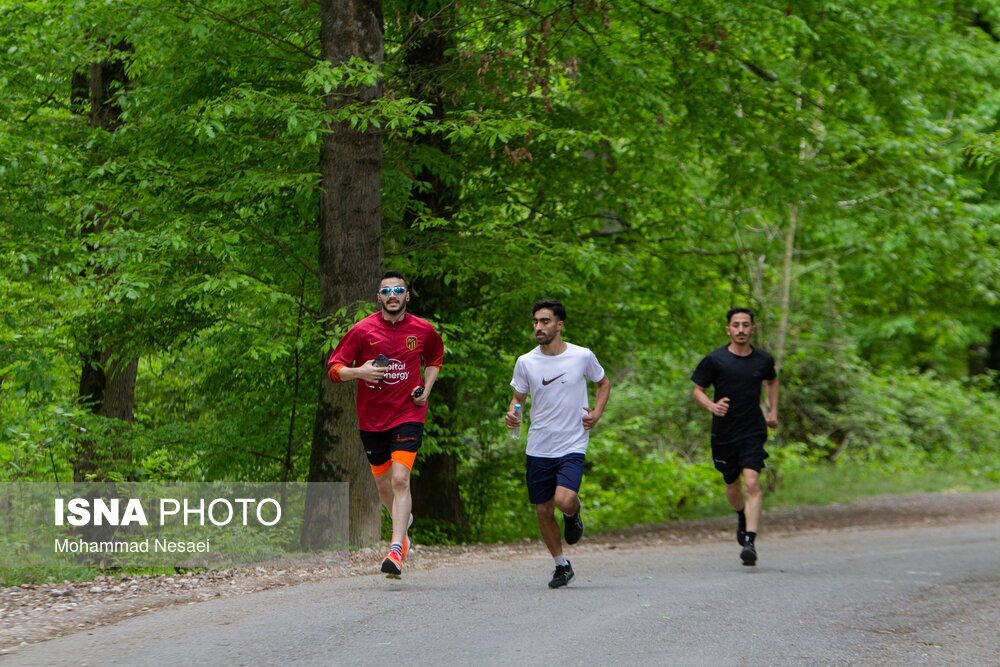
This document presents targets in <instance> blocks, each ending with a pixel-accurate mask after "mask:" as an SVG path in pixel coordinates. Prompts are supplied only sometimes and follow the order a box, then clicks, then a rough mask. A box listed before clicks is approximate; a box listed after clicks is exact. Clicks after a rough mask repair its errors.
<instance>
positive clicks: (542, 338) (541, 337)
mask: <svg viewBox="0 0 1000 667" xmlns="http://www.w3.org/2000/svg"><path fill="white" fill-rule="evenodd" d="M555 339H556V335H555V334H545V333H538V334H535V340H537V341H538V344H539V345H548V344H549V343H551V342H552V341H554V340H555Z"/></svg>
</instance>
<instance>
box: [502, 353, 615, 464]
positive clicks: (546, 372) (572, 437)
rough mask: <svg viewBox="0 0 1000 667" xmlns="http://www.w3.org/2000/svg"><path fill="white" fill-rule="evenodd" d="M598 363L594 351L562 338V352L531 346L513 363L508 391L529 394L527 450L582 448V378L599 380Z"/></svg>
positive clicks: (547, 453) (554, 453)
mask: <svg viewBox="0 0 1000 667" xmlns="http://www.w3.org/2000/svg"><path fill="white" fill-rule="evenodd" d="M603 379H604V369H603V368H602V367H601V364H600V363H599V362H598V361H597V357H596V356H594V353H593V352H591V351H590V350H589V349H587V348H585V347H580V346H579V345H573V344H572V343H566V349H565V350H564V351H563V353H562V354H557V355H555V356H550V355H547V354H543V353H542V350H541V348H540V347H536V348H535V349H534V350H532V351H531V352H528V353H527V354H522V355H521V356H520V357H518V358H517V363H516V364H514V379H513V380H511V381H510V386H511V387H513V388H514V391H516V392H518V393H521V394H529V395H530V396H531V426H530V427H529V428H528V450H527V453H528V456H541V457H544V458H559V457H560V456H565V455H566V454H573V453H580V454H586V453H587V443H588V442H589V441H590V434H589V432H588V431H587V430H586V429H584V428H583V417H584V415H586V414H587V413H586V411H585V408H587V405H588V400H587V381H588V380H590V381H591V382H600V381H601V380H603Z"/></svg>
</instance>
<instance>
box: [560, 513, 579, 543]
mask: <svg viewBox="0 0 1000 667" xmlns="http://www.w3.org/2000/svg"><path fill="white" fill-rule="evenodd" d="M563 522H564V523H565V524H566V526H565V529H564V530H563V536H564V537H565V538H566V544H576V543H577V542H579V541H580V538H581V537H583V519H581V518H580V510H577V511H576V514H574V515H572V516H570V515H569V514H564V515H563Z"/></svg>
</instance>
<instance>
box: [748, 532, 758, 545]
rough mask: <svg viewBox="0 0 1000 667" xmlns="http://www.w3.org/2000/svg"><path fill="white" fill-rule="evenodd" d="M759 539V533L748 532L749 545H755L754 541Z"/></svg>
mask: <svg viewBox="0 0 1000 667" xmlns="http://www.w3.org/2000/svg"><path fill="white" fill-rule="evenodd" d="M756 538H757V533H754V532H750V531H747V544H753V541H754V540H755V539H756Z"/></svg>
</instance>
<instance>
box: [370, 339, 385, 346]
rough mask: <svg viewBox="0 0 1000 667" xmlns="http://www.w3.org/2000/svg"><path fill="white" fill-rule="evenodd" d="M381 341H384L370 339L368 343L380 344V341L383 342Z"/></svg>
mask: <svg viewBox="0 0 1000 667" xmlns="http://www.w3.org/2000/svg"><path fill="white" fill-rule="evenodd" d="M381 342H382V341H380V340H370V341H368V344H369V345H378V344H379V343H381Z"/></svg>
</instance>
